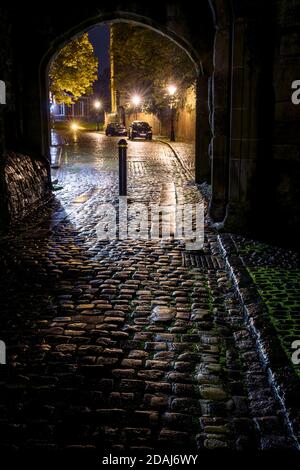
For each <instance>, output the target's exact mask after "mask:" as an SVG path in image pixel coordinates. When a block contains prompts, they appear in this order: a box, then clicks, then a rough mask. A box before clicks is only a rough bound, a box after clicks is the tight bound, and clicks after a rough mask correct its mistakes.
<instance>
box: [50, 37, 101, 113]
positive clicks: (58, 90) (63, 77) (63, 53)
mask: <svg viewBox="0 0 300 470" xmlns="http://www.w3.org/2000/svg"><path fill="white" fill-rule="evenodd" d="M97 77H98V59H97V57H96V56H95V54H94V49H93V46H92V44H91V43H90V40H89V37H88V33H84V34H83V35H82V36H80V37H77V38H75V39H73V40H72V41H70V42H69V43H68V44H67V45H66V46H65V47H63V48H62V49H61V50H60V51H59V53H58V54H57V56H56V57H55V59H54V60H53V61H52V63H51V66H50V71H49V78H50V92H51V94H52V96H53V97H54V99H55V102H56V103H58V104H61V103H65V104H66V105H68V106H70V105H71V104H72V103H75V101H77V100H78V98H80V97H81V96H83V95H86V94H87V93H89V92H91V91H92V84H93V83H94V81H95V80H96V79H97Z"/></svg>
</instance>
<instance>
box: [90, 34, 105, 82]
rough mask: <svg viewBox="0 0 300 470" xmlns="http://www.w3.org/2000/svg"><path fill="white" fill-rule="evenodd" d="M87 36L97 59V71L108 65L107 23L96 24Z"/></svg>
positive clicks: (99, 71)
mask: <svg viewBox="0 0 300 470" xmlns="http://www.w3.org/2000/svg"><path fill="white" fill-rule="evenodd" d="M89 38H90V41H91V43H92V44H93V47H94V51H95V54H96V56H97V57H98V59H99V68H98V73H99V75H100V73H101V71H102V70H103V69H105V68H106V67H108V66H109V25H97V26H95V27H94V28H93V29H91V30H90V31H89Z"/></svg>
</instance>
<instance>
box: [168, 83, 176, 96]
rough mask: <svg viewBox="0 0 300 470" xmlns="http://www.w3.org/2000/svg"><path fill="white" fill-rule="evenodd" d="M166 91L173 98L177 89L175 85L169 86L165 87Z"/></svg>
mask: <svg viewBox="0 0 300 470" xmlns="http://www.w3.org/2000/svg"><path fill="white" fill-rule="evenodd" d="M167 90H168V93H169V95H171V96H174V95H175V93H176V91H177V87H176V86H175V85H169V86H168V87H167Z"/></svg>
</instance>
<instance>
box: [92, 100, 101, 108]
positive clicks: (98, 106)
mask: <svg viewBox="0 0 300 470" xmlns="http://www.w3.org/2000/svg"><path fill="white" fill-rule="evenodd" d="M94 108H95V109H100V108H101V101H99V100H96V101H94Z"/></svg>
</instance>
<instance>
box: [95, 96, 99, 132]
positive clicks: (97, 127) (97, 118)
mask: <svg viewBox="0 0 300 470" xmlns="http://www.w3.org/2000/svg"><path fill="white" fill-rule="evenodd" d="M94 108H95V110H96V131H99V120H100V109H101V101H99V100H96V101H94Z"/></svg>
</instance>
